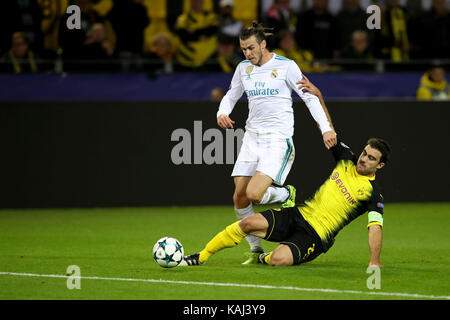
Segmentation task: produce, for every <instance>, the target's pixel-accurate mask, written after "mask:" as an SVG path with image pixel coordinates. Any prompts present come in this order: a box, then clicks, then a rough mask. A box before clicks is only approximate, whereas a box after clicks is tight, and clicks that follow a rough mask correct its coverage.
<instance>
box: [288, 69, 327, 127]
mask: <svg viewBox="0 0 450 320" xmlns="http://www.w3.org/2000/svg"><path fill="white" fill-rule="evenodd" d="M302 79H303V75H302V72H301V71H300V68H299V67H298V65H297V64H296V63H295V62H294V61H291V64H290V66H289V68H288V72H287V75H286V82H287V83H288V85H289V87H290V88H291V89H292V90H293V91H295V92H296V93H297V94H298V96H299V97H300V98H301V99H302V100H303V101H304V102H305V104H306V106H307V107H308V109H309V112H310V113H311V115H312V117H313V118H314V120H315V121H316V122H317V124H318V125H319V128H320V131H321V132H322V134H324V133H325V132H327V131H331V130H332V129H331V125H330V122H329V121H328V118H327V115H326V114H325V111H324V110H323V107H322V104H321V103H320V100H319V98H318V97H316V96H315V95H313V94H311V93H309V92H303V91H302V90H299V89H298V87H299V85H298V84H297V83H296V82H297V81H300V80H302Z"/></svg>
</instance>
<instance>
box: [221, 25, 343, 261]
mask: <svg viewBox="0 0 450 320" xmlns="http://www.w3.org/2000/svg"><path fill="white" fill-rule="evenodd" d="M267 35H268V34H266V33H265V30H264V27H263V26H262V25H261V24H257V23H255V22H254V23H253V26H252V27H249V28H246V29H243V30H242V31H241V33H240V35H239V41H240V46H241V49H242V51H243V53H244V55H245V57H246V59H247V60H244V61H242V62H241V63H240V64H239V65H238V66H237V67H236V70H235V72H234V75H233V78H232V80H231V85H230V89H229V90H228V92H227V93H226V95H225V96H224V97H223V99H222V100H221V102H220V106H219V111H218V112H217V123H218V125H219V126H220V127H221V128H223V129H228V128H233V124H234V121H233V120H231V118H230V117H229V115H230V114H231V112H232V111H233V108H234V106H235V104H236V102H237V101H238V100H239V99H240V98H241V96H242V94H243V93H244V92H245V93H246V95H247V98H248V101H249V114H248V119H247V122H246V125H245V134H244V138H243V141H242V146H241V150H240V151H239V155H238V158H237V160H236V163H235V165H234V169H233V172H232V174H231V176H232V177H233V178H234V184H235V191H234V195H233V202H234V208H235V212H236V216H237V218H238V219H239V220H241V219H243V218H245V217H247V216H250V215H252V214H254V211H253V203H256V204H268V203H275V202H281V203H282V207H292V206H294V205H295V188H294V187H292V186H287V187H282V186H283V184H284V181H285V180H286V177H287V175H288V173H289V171H290V169H291V166H292V163H293V161H294V157H295V148H294V143H293V140H292V136H293V134H294V114H293V112H294V111H293V108H292V97H291V93H292V90H294V91H295V92H296V93H297V94H298V95H299V96H300V98H302V100H303V101H304V102H305V104H306V106H307V107H308V109H309V112H310V113H311V115H312V116H313V118H314V120H315V121H316V122H317V124H318V126H319V129H320V131H321V133H322V135H323V141H324V144H325V146H326V148H328V149H329V148H331V147H332V146H334V145H335V144H336V141H337V139H336V133H335V132H334V129H333V125H332V122H331V119H330V116H329V114H328V110H327V109H326V107H325V104H321V102H320V101H319V99H318V98H317V97H316V96H315V95H312V94H310V93H308V92H302V91H299V90H298V85H297V84H296V83H297V82H298V81H299V80H301V79H302V78H303V77H302V72H301V71H300V68H299V67H298V65H297V64H296V63H295V62H294V61H293V60H290V59H287V58H285V57H282V56H279V55H277V54H274V53H272V52H270V51H269V50H268V49H267V48H266V45H267V43H266V40H265V38H266V36H267ZM246 239H247V241H248V242H249V244H250V248H251V252H252V254H250V256H249V259H248V260H247V261H245V262H244V264H249V263H252V262H253V260H254V259H257V257H258V255H259V253H261V252H263V249H262V245H261V240H260V238H258V237H255V236H251V235H249V236H247V238H246Z"/></svg>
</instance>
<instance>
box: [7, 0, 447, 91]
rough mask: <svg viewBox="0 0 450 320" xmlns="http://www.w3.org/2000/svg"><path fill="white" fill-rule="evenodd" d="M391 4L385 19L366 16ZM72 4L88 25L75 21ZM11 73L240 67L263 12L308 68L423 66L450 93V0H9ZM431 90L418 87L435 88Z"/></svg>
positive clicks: (283, 47) (277, 38) (278, 44)
mask: <svg viewBox="0 0 450 320" xmlns="http://www.w3.org/2000/svg"><path fill="white" fill-rule="evenodd" d="M372 4H376V5H378V6H379V8H380V9H381V11H380V12H381V16H380V17H381V28H380V29H374V30H369V29H368V28H367V26H366V22H367V19H368V18H369V17H370V15H371V14H369V13H367V12H366V8H367V7H368V6H370V5H372ZM70 5H77V6H78V7H79V8H80V9H81V29H79V30H77V29H72V30H71V29H69V28H68V27H67V24H66V23H67V19H68V18H69V17H70V15H71V14H68V13H67V12H66V10H67V7H68V6H70ZM0 8H1V10H0V39H1V40H0V71H1V72H2V73H62V72H84V73H88V72H120V73H123V72H146V73H150V74H152V75H154V76H157V75H158V74H167V73H178V72H220V73H232V72H233V71H234V69H235V67H236V66H237V64H238V63H239V62H240V61H242V60H243V56H242V53H241V51H240V48H239V41H238V34H239V32H240V30H241V29H242V28H243V27H248V26H250V25H251V23H252V21H255V20H256V21H259V22H262V23H263V24H264V26H265V27H268V28H273V31H272V32H273V33H274V36H272V37H270V38H269V39H268V45H269V47H270V49H271V50H272V51H274V52H276V53H278V54H280V55H283V56H286V57H288V58H290V59H293V60H295V61H296V62H297V63H298V65H299V66H300V68H301V69H302V71H304V72H308V73H310V72H317V73H325V72H343V71H351V72H354V71H365V72H367V71H370V72H378V73H383V72H388V71H423V72H425V73H424V78H423V79H422V81H425V82H428V83H427V85H428V87H430V85H431V87H433V88H437V89H436V90H440V91H442V92H444V93H443V94H441V96H442V97H446V98H448V97H450V92H449V90H448V84H447V82H446V80H445V79H446V78H445V77H446V74H445V70H446V69H447V68H448V66H449V65H450V63H449V62H450V60H449V59H450V1H449V0H403V1H402V0H384V1H370V0H3V1H2V2H1V4H0ZM429 91H430V90H428V91H427V90H425V91H424V90H422V92H420V93H419V91H418V93H417V94H418V97H423V98H427V97H429V96H430V94H431V95H433V94H435V93H430V92H429Z"/></svg>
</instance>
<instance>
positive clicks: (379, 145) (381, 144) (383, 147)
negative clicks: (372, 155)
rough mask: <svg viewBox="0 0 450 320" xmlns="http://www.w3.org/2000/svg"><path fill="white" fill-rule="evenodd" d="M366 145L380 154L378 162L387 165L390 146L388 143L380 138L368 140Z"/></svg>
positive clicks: (389, 156)
mask: <svg viewBox="0 0 450 320" xmlns="http://www.w3.org/2000/svg"><path fill="white" fill-rule="evenodd" d="M367 145H369V146H371V147H372V148H374V149H377V150H378V151H380V152H381V159H380V162H384V163H387V162H388V161H389V160H390V158H391V146H390V145H389V143H388V142H387V141H386V140H384V139H381V138H370V139H369V140H367Z"/></svg>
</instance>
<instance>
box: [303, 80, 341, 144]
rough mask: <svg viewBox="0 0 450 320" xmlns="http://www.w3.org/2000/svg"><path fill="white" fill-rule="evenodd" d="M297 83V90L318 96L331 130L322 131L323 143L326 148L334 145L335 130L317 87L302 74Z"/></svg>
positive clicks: (335, 141) (335, 139)
mask: <svg viewBox="0 0 450 320" xmlns="http://www.w3.org/2000/svg"><path fill="white" fill-rule="evenodd" d="M297 84H299V85H300V86H299V87H298V89H299V90H302V91H306V92H309V93H311V94H313V95H315V96H316V97H318V98H319V101H320V104H321V105H322V108H323V111H324V112H325V115H326V116H327V119H328V122H329V123H330V127H331V129H332V130H331V131H327V132H324V133H323V143H324V144H325V146H326V147H327V149H330V148H331V147H334V146H335V145H336V143H337V138H336V132H335V130H334V126H333V122H332V121H331V117H330V113H329V112H328V109H327V107H326V105H325V101H324V100H323V96H322V93H321V92H320V90H319V88H317V87H316V86H315V85H314V84H312V82H311V81H309V79H308V78H307V77H306V76H305V75H304V74H303V79H302V80H300V81H297Z"/></svg>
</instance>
